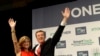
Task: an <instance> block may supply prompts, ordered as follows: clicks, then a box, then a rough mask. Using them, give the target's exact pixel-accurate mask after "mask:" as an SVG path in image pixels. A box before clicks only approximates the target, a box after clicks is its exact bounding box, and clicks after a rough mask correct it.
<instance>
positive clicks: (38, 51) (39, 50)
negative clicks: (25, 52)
mask: <svg viewBox="0 0 100 56" xmlns="http://www.w3.org/2000/svg"><path fill="white" fill-rule="evenodd" d="M40 52H41V47H40V46H39V47H38V49H37V53H38V56H40Z"/></svg>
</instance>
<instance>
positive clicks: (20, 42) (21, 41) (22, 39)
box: [19, 36, 31, 49]
mask: <svg viewBox="0 0 100 56" xmlns="http://www.w3.org/2000/svg"><path fill="white" fill-rule="evenodd" d="M26 39H27V40H29V43H30V46H31V40H30V38H29V37H28V36H22V37H21V38H20V39H19V45H20V47H21V49H23V47H22V44H23V43H24V42H25V40H26Z"/></svg>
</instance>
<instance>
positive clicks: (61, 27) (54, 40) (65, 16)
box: [51, 8, 70, 46]
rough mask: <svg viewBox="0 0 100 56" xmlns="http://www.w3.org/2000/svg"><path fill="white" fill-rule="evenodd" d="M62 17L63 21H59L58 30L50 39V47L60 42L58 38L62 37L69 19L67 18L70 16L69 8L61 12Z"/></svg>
mask: <svg viewBox="0 0 100 56" xmlns="http://www.w3.org/2000/svg"><path fill="white" fill-rule="evenodd" d="M62 16H63V19H62V21H61V24H60V25H59V27H58V29H57V30H56V32H55V34H54V36H53V38H52V43H51V44H52V46H55V45H56V44H57V42H58V41H59V40H60V37H61V35H62V32H63V30H64V28H65V25H66V23H67V21H68V19H69V16H70V10H69V8H65V10H64V12H63V11H62Z"/></svg>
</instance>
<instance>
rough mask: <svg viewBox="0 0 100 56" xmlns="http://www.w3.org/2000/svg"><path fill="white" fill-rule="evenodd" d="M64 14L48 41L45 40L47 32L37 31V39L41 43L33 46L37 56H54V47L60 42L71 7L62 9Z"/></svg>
mask: <svg viewBox="0 0 100 56" xmlns="http://www.w3.org/2000/svg"><path fill="white" fill-rule="evenodd" d="M62 16H63V19H62V22H61V24H60V25H59V27H58V29H57V31H56V32H55V34H54V36H53V37H52V38H49V39H48V40H47V41H45V38H46V32H45V31H43V30H39V31H37V32H36V33H35V35H36V39H37V41H38V43H39V44H37V45H36V46H35V47H34V48H33V51H34V52H35V55H36V56H54V48H55V46H56V44H57V43H58V42H59V40H60V37H61V35H62V32H63V30H64V28H65V25H66V23H67V21H68V19H69V16H70V10H69V8H65V10H64V11H62Z"/></svg>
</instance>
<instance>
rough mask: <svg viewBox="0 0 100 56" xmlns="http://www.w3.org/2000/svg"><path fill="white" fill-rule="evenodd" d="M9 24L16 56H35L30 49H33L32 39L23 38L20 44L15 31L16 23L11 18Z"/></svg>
mask: <svg viewBox="0 0 100 56" xmlns="http://www.w3.org/2000/svg"><path fill="white" fill-rule="evenodd" d="M8 23H9V25H10V28H11V35H12V41H13V44H14V50H15V54H16V56H35V55H34V53H33V52H32V51H31V49H30V47H31V40H30V38H29V37H28V36H22V37H21V38H20V39H19V42H18V40H17V37H16V31H15V26H16V21H14V20H13V18H10V19H9V20H8Z"/></svg>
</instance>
